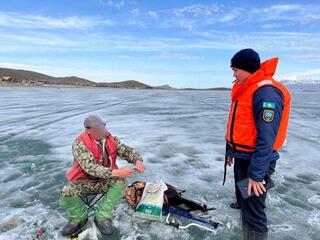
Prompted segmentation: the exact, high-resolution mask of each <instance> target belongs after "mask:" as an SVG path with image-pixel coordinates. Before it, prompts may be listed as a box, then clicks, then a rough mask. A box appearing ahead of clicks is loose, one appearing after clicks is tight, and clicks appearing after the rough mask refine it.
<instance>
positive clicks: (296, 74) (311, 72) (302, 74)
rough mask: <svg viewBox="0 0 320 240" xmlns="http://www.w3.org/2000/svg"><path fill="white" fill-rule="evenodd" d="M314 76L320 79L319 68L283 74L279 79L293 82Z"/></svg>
mask: <svg viewBox="0 0 320 240" xmlns="http://www.w3.org/2000/svg"><path fill="white" fill-rule="evenodd" d="M315 76H318V78H319V77H320V68H318V69H311V70H306V71H301V72H294V73H288V74H284V75H282V76H280V77H279V79H283V80H291V81H295V80H300V79H303V78H310V77H311V78H314V77H315Z"/></svg>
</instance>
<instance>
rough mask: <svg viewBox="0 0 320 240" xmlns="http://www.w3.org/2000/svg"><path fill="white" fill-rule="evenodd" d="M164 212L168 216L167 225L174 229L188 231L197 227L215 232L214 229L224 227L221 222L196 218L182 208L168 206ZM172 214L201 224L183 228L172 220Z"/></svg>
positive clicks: (190, 224)
mask: <svg viewBox="0 0 320 240" xmlns="http://www.w3.org/2000/svg"><path fill="white" fill-rule="evenodd" d="M163 211H164V213H165V214H167V218H166V224H167V225H170V226H172V227H175V228H178V229H187V228H189V227H192V226H195V227H199V228H202V229H205V230H207V231H210V232H215V230H214V229H217V228H218V226H222V225H223V224H222V223H219V222H214V221H212V220H206V219H204V218H203V217H199V216H194V215H192V214H191V213H190V211H188V210H185V209H182V208H174V207H170V206H168V207H165V208H164V209H163ZM171 214H174V215H177V216H180V217H183V218H186V219H189V220H193V221H196V222H198V223H201V224H198V223H189V224H187V225H185V226H182V225H180V224H179V223H176V222H175V221H174V219H172V220H170V216H171ZM205 225H206V226H205Z"/></svg>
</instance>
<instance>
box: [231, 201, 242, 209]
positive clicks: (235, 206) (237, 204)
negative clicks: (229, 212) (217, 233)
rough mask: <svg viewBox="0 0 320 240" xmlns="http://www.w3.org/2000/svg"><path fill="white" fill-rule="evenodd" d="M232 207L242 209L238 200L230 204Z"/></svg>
mask: <svg viewBox="0 0 320 240" xmlns="http://www.w3.org/2000/svg"><path fill="white" fill-rule="evenodd" d="M230 207H231V208H233V209H240V206H239V203H238V202H233V203H231V204H230Z"/></svg>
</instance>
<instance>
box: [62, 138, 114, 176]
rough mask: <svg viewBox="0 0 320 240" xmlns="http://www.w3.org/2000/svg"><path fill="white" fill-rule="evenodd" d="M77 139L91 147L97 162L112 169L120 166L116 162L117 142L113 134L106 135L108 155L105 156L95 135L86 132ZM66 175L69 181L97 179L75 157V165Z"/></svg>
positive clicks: (90, 149)
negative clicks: (94, 137)
mask: <svg viewBox="0 0 320 240" xmlns="http://www.w3.org/2000/svg"><path fill="white" fill-rule="evenodd" d="M76 140H78V141H81V142H83V143H84V144H85V145H86V147H87V148H88V149H89V151H90V152H91V153H92V155H93V157H94V158H95V160H96V163H97V164H99V165H102V166H104V167H107V168H111V169H118V166H117V163H116V161H117V144H116V142H115V140H114V138H113V137H112V135H111V134H109V135H108V136H107V137H106V151H107V153H108V154H106V156H104V157H103V154H102V151H101V149H100V147H99V146H98V144H97V142H96V141H95V139H93V137H91V135H90V134H88V133H86V132H84V133H82V134H81V135H80V136H79V137H77V139H76ZM66 176H67V178H68V180H69V181H76V180H79V179H86V180H92V179H95V177H93V176H90V175H89V174H88V173H86V172H85V171H84V170H83V169H82V168H81V166H80V164H79V163H78V161H77V159H74V162H73V167H72V168H71V169H70V170H69V171H68V172H67V174H66Z"/></svg>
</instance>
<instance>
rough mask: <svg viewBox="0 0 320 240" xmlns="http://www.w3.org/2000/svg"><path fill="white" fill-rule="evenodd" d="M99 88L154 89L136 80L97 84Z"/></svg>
mask: <svg viewBox="0 0 320 240" xmlns="http://www.w3.org/2000/svg"><path fill="white" fill-rule="evenodd" d="M96 86H97V87H109V88H137V89H152V88H153V87H151V86H149V85H147V84H144V83H141V82H138V81H135V80H128V81H123V82H109V83H105V82H103V83H96Z"/></svg>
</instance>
